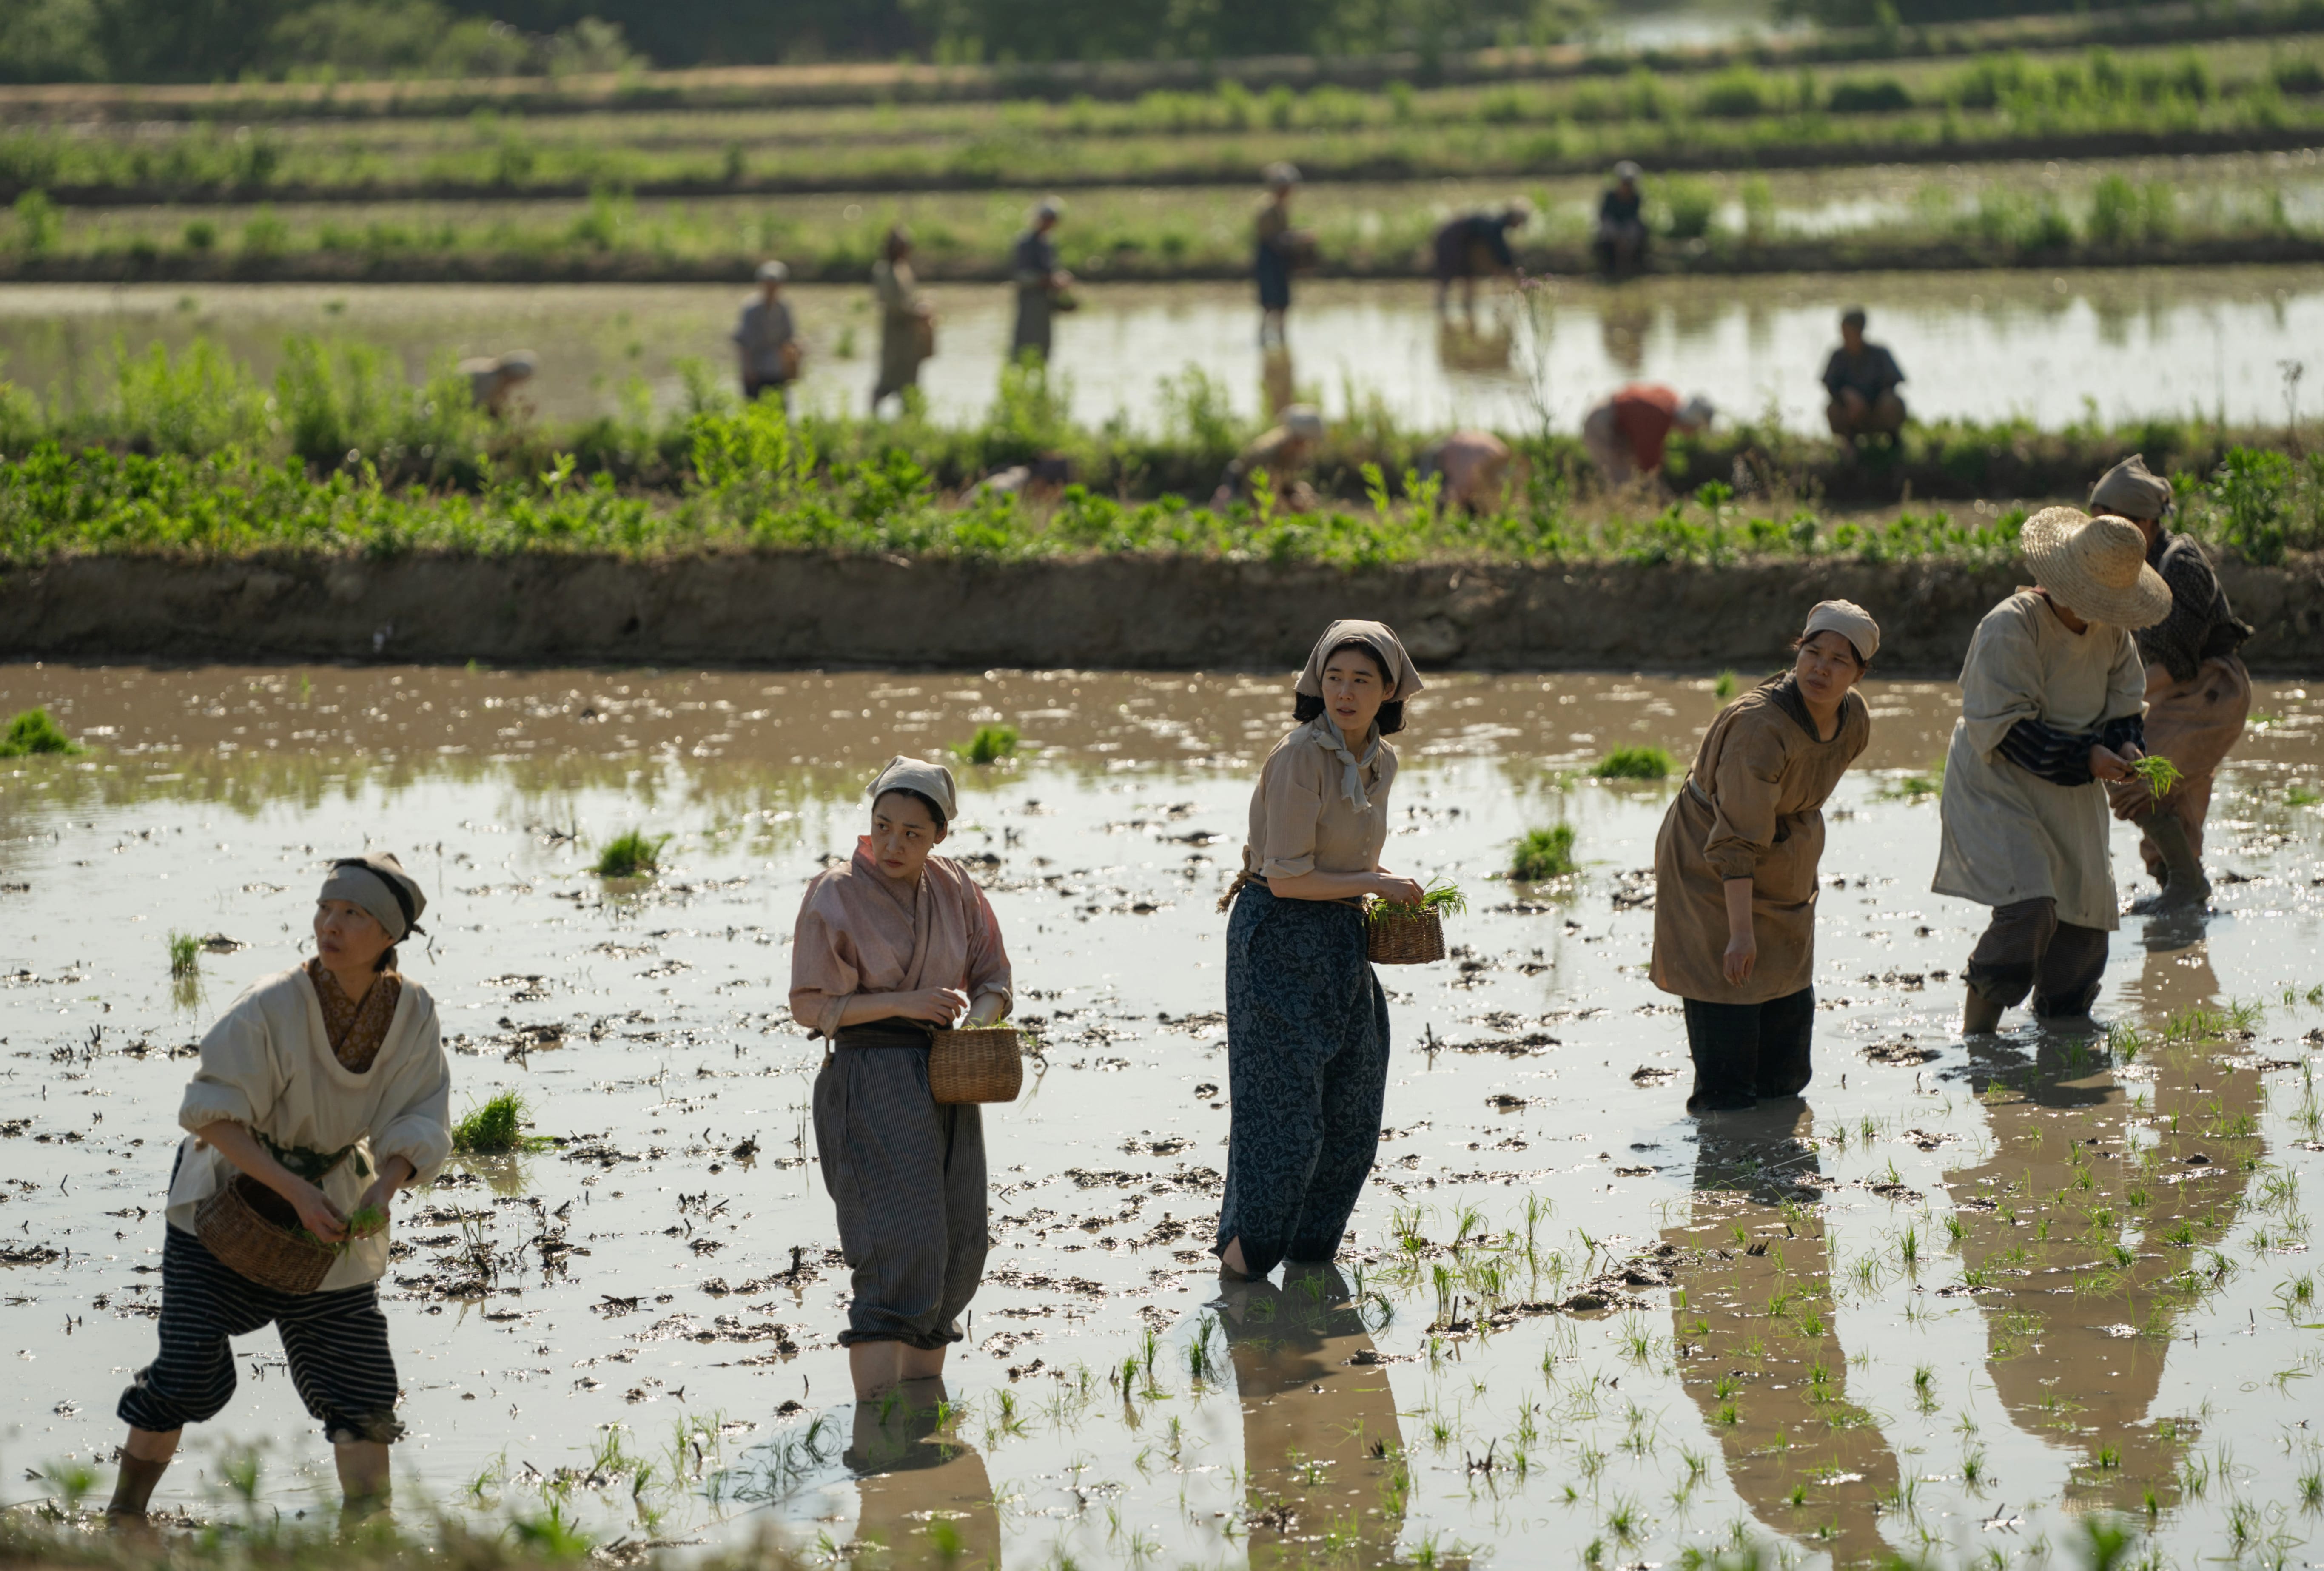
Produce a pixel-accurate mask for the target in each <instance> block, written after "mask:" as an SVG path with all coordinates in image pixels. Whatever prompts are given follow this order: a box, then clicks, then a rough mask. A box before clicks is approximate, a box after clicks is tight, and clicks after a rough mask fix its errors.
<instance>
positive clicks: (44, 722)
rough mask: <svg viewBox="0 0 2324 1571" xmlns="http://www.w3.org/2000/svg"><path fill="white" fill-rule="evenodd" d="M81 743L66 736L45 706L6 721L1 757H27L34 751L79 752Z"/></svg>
mask: <svg viewBox="0 0 2324 1571" xmlns="http://www.w3.org/2000/svg"><path fill="white" fill-rule="evenodd" d="M80 750H81V747H80V744H79V743H78V742H77V741H75V740H72V738H70V737H69V736H67V735H65V729H64V727H62V726H60V725H59V724H58V723H57V722H56V721H55V719H54V718H53V717H52V716H51V714H50V713H49V712H48V711H47V710H45V709H28V710H25V711H24V712H23V713H22V714H19V715H18V716H17V717H16V718H15V719H14V720H12V721H9V722H8V734H7V735H6V736H5V737H0V758H31V757H32V755H33V754H35V753H78V752H79V751H80Z"/></svg>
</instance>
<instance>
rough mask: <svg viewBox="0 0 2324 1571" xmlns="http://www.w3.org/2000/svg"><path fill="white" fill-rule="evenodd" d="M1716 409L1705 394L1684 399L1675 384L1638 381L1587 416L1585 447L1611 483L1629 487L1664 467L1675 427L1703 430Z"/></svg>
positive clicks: (1583, 435) (1584, 432)
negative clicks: (1669, 385)
mask: <svg viewBox="0 0 2324 1571" xmlns="http://www.w3.org/2000/svg"><path fill="white" fill-rule="evenodd" d="M1717 413H1718V411H1717V410H1716V409H1713V408H1712V407H1711V400H1709V399H1707V398H1704V397H1703V396H1702V395H1701V393H1697V394H1695V395H1694V396H1693V397H1692V398H1691V399H1688V400H1686V401H1685V402H1684V403H1681V402H1680V401H1679V396H1678V390H1677V389H1676V388H1673V387H1665V386H1664V385H1663V384H1662V383H1660V382H1653V381H1634V382H1632V383H1630V384H1629V385H1628V387H1625V388H1620V389H1618V390H1616V391H1615V393H1614V396H1613V397H1611V398H1609V399H1608V400H1605V401H1604V402H1603V403H1600V405H1598V407H1597V408H1595V409H1591V411H1590V412H1589V413H1588V414H1587V415H1584V416H1583V417H1582V446H1584V447H1587V448H1588V449H1589V450H1590V458H1591V462H1592V463H1593V464H1597V465H1598V473H1600V475H1601V476H1603V477H1604V479H1605V482H1606V483H1607V484H1608V485H1609V486H1622V485H1628V484H1629V483H1630V482H1631V481H1632V480H1634V479H1636V478H1637V476H1639V475H1641V474H1653V473H1656V472H1658V471H1659V470H1660V469H1661V468H1662V466H1663V451H1664V448H1665V446H1667V445H1668V444H1669V441H1670V434H1671V432H1672V431H1673V430H1674V429H1676V430H1680V431H1685V432H1688V433H1690V434H1691V433H1692V432H1696V431H1700V430H1701V429H1702V428H1703V427H1706V426H1708V425H1710V424H1711V417H1712V416H1714V415H1715V414H1717Z"/></svg>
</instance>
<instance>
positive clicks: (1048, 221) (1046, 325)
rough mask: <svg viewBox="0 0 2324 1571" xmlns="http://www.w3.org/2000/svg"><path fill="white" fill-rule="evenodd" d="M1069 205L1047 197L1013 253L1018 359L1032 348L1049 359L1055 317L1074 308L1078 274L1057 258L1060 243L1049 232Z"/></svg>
mask: <svg viewBox="0 0 2324 1571" xmlns="http://www.w3.org/2000/svg"><path fill="white" fill-rule="evenodd" d="M1063 216H1065V205H1064V204H1063V203H1061V202H1059V201H1058V200H1057V199H1056V198H1055V197H1044V198H1041V199H1040V201H1038V202H1037V203H1035V204H1034V206H1033V211H1032V215H1031V219H1030V222H1029V224H1028V226H1027V228H1026V230H1025V233H1024V234H1019V236H1018V237H1017V244H1016V246H1015V248H1014V249H1012V250H1011V251H1010V253H1009V266H1010V277H1011V278H1012V279H1013V280H1015V282H1016V285H1017V326H1016V330H1015V331H1014V332H1013V333H1011V334H1010V338H1009V358H1010V362H1011V363H1015V362H1017V361H1019V360H1022V359H1024V358H1025V352H1026V351H1027V350H1028V349H1029V350H1031V351H1032V352H1033V354H1034V355H1035V357H1036V358H1037V359H1038V360H1039V361H1040V362H1041V363H1042V364H1044V365H1047V363H1048V362H1049V346H1050V336H1051V327H1052V318H1053V317H1055V316H1056V313H1057V312H1058V311H1060V310H1067V311H1069V310H1071V309H1073V306H1072V304H1071V300H1072V296H1071V295H1070V294H1069V293H1067V291H1068V290H1070V289H1072V288H1073V283H1074V275H1073V274H1071V273H1069V272H1067V271H1065V268H1064V267H1063V265H1061V264H1060V263H1059V262H1058V261H1057V243H1056V241H1054V240H1052V239H1050V238H1049V232H1050V231H1051V230H1053V229H1055V228H1056V226H1057V221H1058V220H1059V219H1060V218H1062V217H1063Z"/></svg>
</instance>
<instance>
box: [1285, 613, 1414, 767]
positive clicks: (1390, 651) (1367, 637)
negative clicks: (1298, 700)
mask: <svg viewBox="0 0 2324 1571" xmlns="http://www.w3.org/2000/svg"><path fill="white" fill-rule="evenodd" d="M1343 644H1356V645H1360V646H1361V647H1362V648H1364V649H1365V650H1366V651H1367V652H1368V653H1369V654H1370V655H1371V656H1372V657H1373V658H1374V659H1376V660H1378V661H1379V667H1380V669H1381V670H1382V671H1385V672H1387V673H1388V694H1387V698H1388V699H1391V700H1394V701H1395V702H1396V703H1403V702H1404V701H1405V700H1406V699H1408V698H1410V697H1411V696H1412V695H1413V694H1416V693H1417V692H1419V691H1420V690H1421V688H1422V686H1423V685H1424V684H1423V683H1422V682H1421V680H1420V673H1419V672H1418V671H1417V670H1416V669H1415V668H1414V667H1413V664H1412V657H1411V656H1409V655H1407V654H1406V653H1405V652H1404V640H1403V639H1399V638H1397V636H1396V629H1394V628H1392V627H1389V626H1388V624H1387V623H1386V622H1368V621H1357V620H1342V621H1336V622H1333V624H1332V625H1331V626H1330V627H1328V628H1325V629H1323V637H1322V638H1320V639H1316V640H1315V648H1314V649H1313V650H1311V651H1309V653H1308V656H1307V666H1306V668H1305V670H1303V671H1301V672H1300V673H1299V680H1298V682H1297V683H1296V684H1295V685H1294V687H1293V689H1292V691H1293V692H1295V693H1297V694H1300V695H1301V696H1302V697H1305V698H1321V697H1323V667H1324V666H1325V665H1326V664H1327V663H1329V661H1330V660H1331V657H1332V651H1333V650H1334V649H1336V648H1340V647H1341V646H1342V645H1343ZM1306 729H1307V734H1308V736H1309V737H1310V738H1311V739H1313V740H1314V743H1315V745H1316V746H1317V747H1320V748H1322V749H1323V750H1324V751H1325V752H1327V753H1329V754H1331V755H1332V756H1333V758H1337V759H1339V760H1340V763H1341V766H1342V769H1341V775H1340V788H1341V790H1342V792H1343V793H1344V794H1345V795H1346V796H1347V798H1348V804H1349V805H1350V806H1351V807H1353V808H1354V809H1355V810H1356V811H1357V812H1358V813H1369V812H1370V811H1371V810H1372V799H1371V798H1370V797H1369V796H1368V795H1365V794H1364V771H1365V770H1366V769H1367V768H1369V767H1371V763H1372V760H1373V759H1375V758H1378V757H1379V746H1380V734H1379V726H1378V725H1374V726H1373V727H1372V730H1371V734H1370V735H1369V736H1367V737H1366V738H1365V739H1364V756H1363V757H1362V758H1357V757H1356V755H1355V754H1354V753H1352V752H1351V751H1350V750H1349V749H1348V740H1347V739H1346V738H1345V737H1343V736H1342V735H1341V734H1340V728H1339V727H1338V726H1337V725H1335V724H1333V721H1332V716H1331V713H1330V712H1329V711H1326V712H1323V713H1322V714H1319V715H1317V716H1316V717H1315V718H1314V720H1311V721H1308V722H1307V728H1306Z"/></svg>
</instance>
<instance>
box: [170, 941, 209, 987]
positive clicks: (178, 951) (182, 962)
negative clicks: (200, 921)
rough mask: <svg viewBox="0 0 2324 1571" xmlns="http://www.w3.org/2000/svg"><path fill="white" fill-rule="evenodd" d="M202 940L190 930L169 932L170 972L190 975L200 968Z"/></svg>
mask: <svg viewBox="0 0 2324 1571" xmlns="http://www.w3.org/2000/svg"><path fill="white" fill-rule="evenodd" d="M201 964H202V941H201V940H200V939H198V938H196V937H195V936H194V935H193V934H192V933H190V932H172V933H171V934H170V974H171V976H173V977H190V976H192V975H194V974H195V973H196V972H197V971H198V970H199V969H201Z"/></svg>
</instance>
